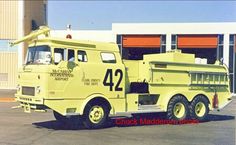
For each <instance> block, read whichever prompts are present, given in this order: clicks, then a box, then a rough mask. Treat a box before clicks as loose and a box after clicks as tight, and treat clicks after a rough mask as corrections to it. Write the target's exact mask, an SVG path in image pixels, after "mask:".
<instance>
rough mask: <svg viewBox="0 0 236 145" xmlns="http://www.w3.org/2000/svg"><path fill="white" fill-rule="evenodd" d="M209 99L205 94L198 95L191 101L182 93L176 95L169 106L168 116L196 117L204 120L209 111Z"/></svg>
mask: <svg viewBox="0 0 236 145" xmlns="http://www.w3.org/2000/svg"><path fill="white" fill-rule="evenodd" d="M208 104H209V101H208V99H207V98H206V97H205V96H203V95H198V96H196V97H195V98H194V99H193V101H192V102H191V103H189V102H188V101H187V99H186V98H185V97H183V96H181V95H176V96H174V97H173V98H172V99H171V100H170V102H169V104H168V108H167V118H168V119H170V120H184V119H189V118H191V119H195V120H198V121H204V120H206V119H207V115H208V113H209V107H208Z"/></svg>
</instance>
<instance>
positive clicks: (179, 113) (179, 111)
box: [174, 103, 185, 119]
mask: <svg viewBox="0 0 236 145" xmlns="http://www.w3.org/2000/svg"><path fill="white" fill-rule="evenodd" d="M174 115H175V116H176V117H177V118H179V119H180V118H183V117H184V115H185V107H184V105H183V104H182V103H176V104H175V106H174Z"/></svg>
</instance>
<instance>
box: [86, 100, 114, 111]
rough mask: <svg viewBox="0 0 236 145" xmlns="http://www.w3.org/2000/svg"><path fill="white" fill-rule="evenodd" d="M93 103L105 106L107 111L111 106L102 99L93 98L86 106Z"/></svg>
mask: <svg viewBox="0 0 236 145" xmlns="http://www.w3.org/2000/svg"><path fill="white" fill-rule="evenodd" d="M94 102H96V103H102V104H105V105H106V106H108V109H109V111H110V110H111V104H110V103H109V102H108V101H107V100H106V99H104V98H102V97H96V98H93V99H91V100H90V101H89V102H88V103H87V104H89V103H94Z"/></svg>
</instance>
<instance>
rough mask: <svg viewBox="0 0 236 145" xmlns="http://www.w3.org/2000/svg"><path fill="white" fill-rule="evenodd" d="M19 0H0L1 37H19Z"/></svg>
mask: <svg viewBox="0 0 236 145" xmlns="http://www.w3.org/2000/svg"><path fill="white" fill-rule="evenodd" d="M17 36H18V1H0V39H17Z"/></svg>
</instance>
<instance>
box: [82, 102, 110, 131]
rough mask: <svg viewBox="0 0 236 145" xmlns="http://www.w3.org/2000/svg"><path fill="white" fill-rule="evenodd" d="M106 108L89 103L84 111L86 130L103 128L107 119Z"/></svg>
mask: <svg viewBox="0 0 236 145" xmlns="http://www.w3.org/2000/svg"><path fill="white" fill-rule="evenodd" d="M108 112H109V110H108V107H107V106H105V105H104V104H102V103H89V104H87V105H86V107H85V111H84V117H83V118H84V122H83V123H84V125H85V127H86V128H89V129H90V128H91V129H97V128H101V127H104V126H105V123H106V121H107V119H108Z"/></svg>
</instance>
